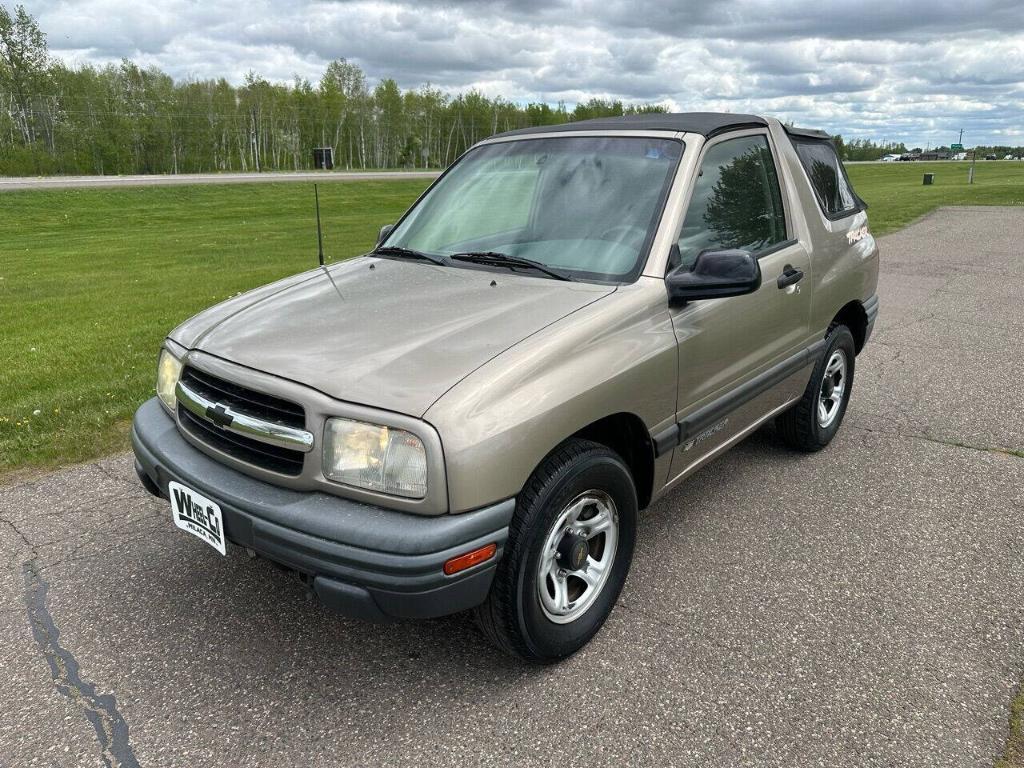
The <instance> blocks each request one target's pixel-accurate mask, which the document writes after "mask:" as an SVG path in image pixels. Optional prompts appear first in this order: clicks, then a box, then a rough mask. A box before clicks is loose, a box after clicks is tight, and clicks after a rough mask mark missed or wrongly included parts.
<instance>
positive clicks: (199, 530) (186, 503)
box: [167, 480, 227, 555]
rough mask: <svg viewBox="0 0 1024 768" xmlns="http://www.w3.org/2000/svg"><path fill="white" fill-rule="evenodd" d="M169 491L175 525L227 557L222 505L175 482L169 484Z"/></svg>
mask: <svg viewBox="0 0 1024 768" xmlns="http://www.w3.org/2000/svg"><path fill="white" fill-rule="evenodd" d="M167 490H168V491H169V492H170V496H171V516H172V517H173V518H174V524H175V525H176V526H178V527H179V528H181V530H183V531H188V532H189V533H191V534H192V535H193V536H198V537H199V538H200V539H202V540H203V541H205V542H206V543H207V544H209V545H210V546H211V547H213V548H214V549H216V550H217V551H218V552H220V553H221V554H222V555H226V554H227V547H226V546H225V543H224V521H223V519H222V517H221V512H220V505H219V504H217V502H215V501H213V500H212V499H208V498H206V497H205V496H203V495H202V494H201V493H196V492H195V491H193V490H192V489H191V488H189V487H187V486H184V485H182V484H181V483H176V482H174V481H173V480H172V481H171V482H170V483H169V484H168V486H167Z"/></svg>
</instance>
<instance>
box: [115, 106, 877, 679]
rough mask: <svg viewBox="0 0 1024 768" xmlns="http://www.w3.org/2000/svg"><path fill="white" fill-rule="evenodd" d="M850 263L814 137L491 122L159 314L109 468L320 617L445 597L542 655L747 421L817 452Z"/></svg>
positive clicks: (865, 291)
mask: <svg viewBox="0 0 1024 768" xmlns="http://www.w3.org/2000/svg"><path fill="white" fill-rule="evenodd" d="M877 280H878V248H877V245H876V243H875V239H874V237H873V236H872V235H871V233H870V230H869V229H868V226H867V216H866V214H865V205H864V203H863V202H862V201H861V199H860V198H859V197H858V196H857V194H856V192H854V190H853V188H852V186H851V185H850V181H849V179H848V178H847V175H846V172H845V171H844V169H843V165H842V163H841V162H840V161H839V159H838V158H837V157H836V152H835V150H834V148H833V146H832V144H831V142H830V141H829V138H828V136H827V135H826V134H824V133H822V132H820V131H807V130H799V129H794V128H792V127H789V126H784V125H782V124H781V123H780V122H779V121H777V120H774V119H769V118H761V117H755V116H752V115H735V114H712V113H692V114H676V115H640V116H633V117H622V118H612V119H599V120H591V121H585V122H578V123H570V124H567V125H558V126H550V127H545V128H530V129H526V130H520V131H512V132H510V133H504V134H500V135H497V136H494V137H492V138H490V139H488V140H486V141H483V142H481V143H480V144H477V145H476V146H475V147H473V148H472V149H470V150H469V151H468V152H467V153H466V154H465V155H463V156H462V157H461V158H460V159H459V160H458V162H456V163H455V164H454V165H453V166H452V167H450V168H449V169H448V170H447V171H446V172H445V173H444V174H443V175H442V176H441V177H440V178H439V179H437V181H436V182H434V184H432V185H431V186H430V188H429V189H428V190H427V191H426V192H425V193H424V194H423V195H422V196H421V197H420V198H419V200H417V201H416V203H415V204H414V205H413V206H412V208H410V209H409V211H408V212H407V213H406V214H405V215H404V216H403V217H402V219H401V220H400V221H399V222H398V223H397V224H395V225H394V226H387V227H383V228H382V229H381V234H380V238H379V242H378V244H377V246H376V247H375V248H374V250H373V251H372V252H370V253H367V254H366V255H364V256H361V257H359V258H354V259H350V260H347V261H344V262H339V263H335V264H331V265H329V266H321V267H320V268H317V269H314V270H312V271H309V272H305V273H302V274H299V275H294V276H292V277H289V278H286V279H284V280H281V281H279V282H276V283H274V284H272V285H268V286H265V287H262V288H258V289H256V290H253V291H250V292H249V293H246V294H243V295H240V296H237V297H234V298H232V299H229V300H228V301H226V302H224V303H222V304H219V305H217V306H215V307H213V308H211V309H208V310H206V311H205V312H202V313H201V314H199V315H197V316H195V317H193V318H191V319H190V320H187V321H186V322H184V323H183V324H182V325H180V326H179V327H178V328H176V329H175V330H173V331H172V332H171V333H170V335H169V336H168V337H167V339H166V341H165V343H164V345H163V349H162V350H161V352H160V358H159V362H158V375H157V392H156V394H157V396H156V397H154V398H153V399H152V400H150V401H149V402H146V403H145V404H143V405H142V407H141V408H139V410H138V412H137V414H136V416H135V421H134V427H133V431H132V444H133V447H134V450H135V456H136V469H137V471H138V474H139V477H140V479H141V480H142V483H143V484H144V485H145V486H146V488H147V489H149V491H150V492H152V493H154V494H157V495H159V496H162V497H165V498H167V499H169V500H170V506H171V514H172V519H173V521H174V523H175V525H177V526H178V527H179V528H181V529H182V530H184V531H186V532H188V533H191V534H193V535H195V536H197V537H199V538H200V539H201V540H203V541H204V542H206V543H207V544H209V545H210V546H212V547H213V548H215V549H216V550H217V551H218V552H220V553H221V554H225V553H230V552H231V551H232V550H233V549H235V548H239V549H245V550H248V551H249V552H250V553H255V554H257V555H260V556H263V557H265V558H267V559H269V560H271V561H274V562H276V563H279V564H281V565H284V566H285V567H287V568H289V569H291V570H293V571H295V572H297V573H298V574H299V575H300V576H301V577H302V578H303V580H304V581H305V582H306V583H307V584H308V585H309V587H310V589H311V590H312V591H313V592H314V593H315V594H316V595H317V596H318V597H319V599H320V600H321V601H322V602H323V603H325V604H326V605H328V606H330V607H332V608H335V609H337V610H339V611H341V612H343V613H345V614H348V615H350V616H356V617H361V618H364V619H370V620H384V619H394V618H426V617H433V616H440V615H443V614H450V613H455V612H458V611H467V610H471V611H473V612H474V614H475V616H476V619H477V621H478V622H479V624H480V626H481V627H482V629H483V631H484V633H485V634H486V635H487V636H488V637H489V638H490V639H491V640H492V641H493V642H494V643H495V644H496V645H497V646H498V647H500V648H501V649H503V650H505V651H507V652H509V653H511V654H515V655H517V656H519V657H522V658H524V659H529V660H533V661H551V660H555V659H559V658H563V657H565V656H567V655H569V654H571V653H573V652H575V651H577V650H578V649H579V648H581V647H582V646H583V645H584V644H585V643H586V642H587V641H588V640H589V639H590V638H591V637H593V635H594V634H595V633H596V632H597V631H598V629H599V628H600V627H601V625H602V624H603V622H604V621H605V619H606V618H607V617H608V615H609V613H610V612H611V610H612V608H613V606H614V605H615V602H616V600H617V598H618V596H619V593H620V591H621V589H622V586H623V583H624V582H625V579H626V574H627V573H628V571H629V566H630V560H631V558H632V555H633V546H634V542H635V540H636V531H637V525H638V524H639V517H638V512H639V511H640V510H642V509H644V508H645V507H648V506H650V505H651V504H652V503H653V502H654V501H655V500H656V499H658V498H659V497H660V496H662V495H664V494H665V493H667V492H669V491H671V490H672V489H673V488H675V487H676V486H678V485H679V483H680V482H682V481H683V480H684V479H685V478H686V477H687V476H689V475H690V474H692V473H693V472H694V471H696V470H697V469H698V468H699V467H701V466H702V465H703V464H704V463H706V462H707V461H709V460H711V459H713V458H714V457H715V456H717V455H719V454H721V453H722V452H723V451H725V450H727V449H728V448H729V447H730V446H732V445H734V444H735V443H736V442H738V441H739V440H741V439H743V437H744V436H746V435H749V434H750V433H751V432H752V431H753V430H755V429H757V428H758V426H759V425H761V424H764V423H765V422H767V421H768V420H770V419H774V420H775V423H776V425H777V433H778V435H779V437H780V439H781V441H782V442H784V443H785V444H786V445H788V446H790V447H791V448H794V449H796V450H800V451H817V450H819V449H821V448H824V447H825V446H826V445H828V443H829V441H830V440H832V438H833V437H834V436H835V434H836V431H837V430H838V429H839V426H840V424H841V423H842V421H843V414H844V413H845V411H846V407H847V404H848V403H849V401H850V396H851V394H852V387H853V380H854V370H855V363H856V356H857V354H858V353H859V352H860V351H861V349H862V348H863V346H864V344H865V342H866V341H867V340H868V337H869V336H870V335H871V331H872V328H873V326H874V322H875V317H876V315H877V313H878V299H877V297H876V295H875V288H876V284H877Z"/></svg>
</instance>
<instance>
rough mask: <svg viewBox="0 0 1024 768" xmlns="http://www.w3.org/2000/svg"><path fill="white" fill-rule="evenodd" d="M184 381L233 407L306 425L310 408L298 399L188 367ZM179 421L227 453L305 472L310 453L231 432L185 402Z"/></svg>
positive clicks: (255, 463)
mask: <svg viewBox="0 0 1024 768" xmlns="http://www.w3.org/2000/svg"><path fill="white" fill-rule="evenodd" d="M181 382H182V384H184V385H185V386H186V387H188V388H189V389H190V390H192V391H193V392H196V393H197V394H200V395H202V396H203V397H205V398H207V399H208V400H212V401H214V402H217V403H222V404H223V405H225V406H227V407H229V408H230V409H231V410H233V411H236V412H239V413H244V414H247V415H250V416H254V417H256V418H259V419H263V420H265V421H271V422H274V423H276V424H281V425H283V426H288V427H294V428H296V429H304V428H305V426H306V412H305V410H304V409H303V408H302V406H300V405H297V404H296V403H292V402H289V401H288V400H282V399H281V398H279V397H274V396H273V395H268V394H265V393H263V392H254V391H253V390H251V389H248V388H246V387H242V386H239V385H238V384H233V383H232V382H229V381H224V380H223V379H220V378H217V377H216V376H211V375H210V374H208V373H206V372H205V371H199V370H197V369H195V368H185V370H184V371H182V374H181ZM178 422H179V423H180V424H181V426H182V428H183V429H184V430H185V431H186V432H188V433H189V434H190V435H191V436H192V437H194V438H195V439H196V440H199V441H201V442H203V443H205V444H206V445H209V446H210V447H211V448H215V449H217V450H218V451H221V452H223V453H226V454H227V455H228V456H231V457H233V458H235V459H238V460H239V461H244V462H245V463H247V464H252V465H253V466H256V467H261V468H263V469H267V470H270V471H271V472H278V473H280V474H282V475H291V476H293V477H294V476H296V475H299V474H301V472H302V465H303V460H304V459H305V456H306V454H305V453H303V452H302V451H296V450H293V449H291V448H281V447H279V446H276V445H269V444H268V443H264V442H261V441H259V440H253V439H252V438H249V437H246V436H245V435H240V434H237V433H235V432H229V431H227V430H224V429H221V428H220V427H218V426H217V425H216V424H214V423H213V422H211V421H207V420H206V419H204V418H202V417H201V416H196V415H195V414H194V413H192V412H191V411H189V410H187V409H186V408H185V407H184V406H182V405H179V406H178Z"/></svg>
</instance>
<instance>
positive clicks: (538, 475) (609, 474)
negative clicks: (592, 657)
mask: <svg viewBox="0 0 1024 768" xmlns="http://www.w3.org/2000/svg"><path fill="white" fill-rule="evenodd" d="M636 514H637V500H636V490H635V488H634V486H633V479H632V476H631V475H630V473H629V470H628V469H627V468H626V466H625V464H624V463H623V462H622V459H621V458H619V456H618V455H617V454H616V453H614V452H613V451H611V450H609V449H608V448H606V447H605V446H603V445H599V444H597V443H593V442H590V441H588V440H576V439H573V440H569V441H567V442H566V443H564V444H563V445H561V446H560V447H559V448H557V449H556V450H555V451H553V452H552V453H551V454H550V455H549V456H548V457H547V458H546V459H545V460H544V462H543V463H542V464H541V466H540V467H538V469H537V470H536V471H535V472H534V474H533V475H532V476H531V478H530V480H529V481H528V482H527V484H526V487H525V488H524V489H523V492H522V493H521V494H520V495H519V498H518V500H517V504H516V512H515V515H514V516H513V519H512V523H511V524H510V526H509V540H508V544H507V545H506V548H505V555H504V557H503V558H502V560H501V562H500V563H499V564H498V568H497V571H496V573H495V577H494V583H493V585H492V586H491V592H490V595H489V596H488V598H487V601H486V602H485V603H484V604H483V605H482V606H480V607H479V608H478V609H476V618H477V622H478V623H479V625H480V627H481V629H482V630H483V631H484V634H485V635H487V637H488V638H489V639H490V640H491V642H493V643H494V644H495V645H497V646H498V647H499V648H501V649H502V650H504V651H506V652H507V653H510V654H512V655H515V656H519V657H520V658H523V659H526V660H528V661H536V662H551V661H556V660H558V659H561V658H564V657H566V656H569V655H571V654H573V653H575V652H576V651H578V650H579V649H580V648H582V647H583V646H584V645H586V643H587V642H588V641H589V640H590V638H592V637H593V636H594V634H596V633H597V631H598V630H599V629H600V628H601V625H602V624H604V621H605V619H607V618H608V615H609V614H610V613H611V610H612V608H613V607H614V605H615V601H616V600H617V599H618V596H619V593H620V592H621V590H622V585H623V583H624V582H625V579H626V573H627V572H628V571H629V565H630V561H631V559H632V556H633V543H634V539H635V531H636Z"/></svg>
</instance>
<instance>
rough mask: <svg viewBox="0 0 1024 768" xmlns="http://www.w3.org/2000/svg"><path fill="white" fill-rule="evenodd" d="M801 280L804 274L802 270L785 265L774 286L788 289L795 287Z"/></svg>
mask: <svg viewBox="0 0 1024 768" xmlns="http://www.w3.org/2000/svg"><path fill="white" fill-rule="evenodd" d="M803 279H804V273H803V271H802V270H799V269H794V267H793V265H792V264H787V265H786V266H785V268H784V269H783V270H782V274H781V275H779V279H778V280H777V281H776V285H778V286H779V288H789V286H791V285H796V284H797V283H799V282H800V281H801V280H803Z"/></svg>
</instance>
